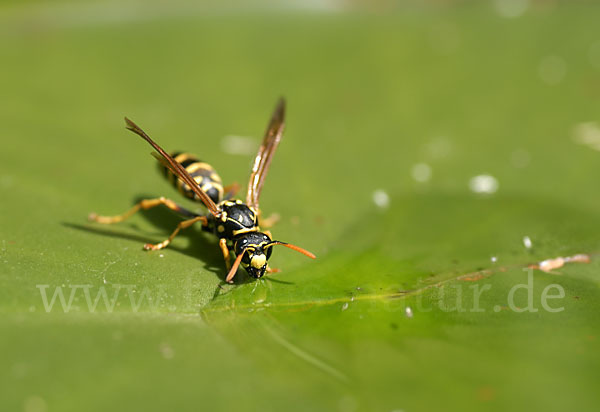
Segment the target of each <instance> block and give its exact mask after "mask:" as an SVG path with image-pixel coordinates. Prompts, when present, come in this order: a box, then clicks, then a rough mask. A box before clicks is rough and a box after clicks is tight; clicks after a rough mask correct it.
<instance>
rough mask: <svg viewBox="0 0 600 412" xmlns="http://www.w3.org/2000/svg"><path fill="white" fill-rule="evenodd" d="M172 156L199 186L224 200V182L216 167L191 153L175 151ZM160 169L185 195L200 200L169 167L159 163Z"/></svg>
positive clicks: (217, 200) (215, 199)
mask: <svg viewBox="0 0 600 412" xmlns="http://www.w3.org/2000/svg"><path fill="white" fill-rule="evenodd" d="M171 156H172V157H173V159H175V160H176V161H177V162H178V163H179V164H180V165H181V166H183V168H184V169H185V170H186V171H187V172H188V173H189V174H190V175H191V176H192V178H193V179H194V180H195V181H196V183H198V186H200V188H201V189H202V190H203V191H204V192H205V193H206V194H207V195H208V196H209V197H210V198H211V199H212V201H213V202H215V203H219V202H221V201H222V200H223V183H222V181H221V177H220V176H219V175H218V174H217V172H215V169H213V167H212V166H211V165H209V164H208V163H204V162H202V161H200V160H199V159H198V158H196V157H195V156H194V155H191V154H189V153H182V152H175V153H172V154H171ZM159 167H160V169H161V170H162V172H163V174H164V175H165V176H166V178H167V179H168V180H169V182H171V184H172V185H173V186H175V188H176V189H177V190H178V191H179V192H180V193H181V194H182V195H184V196H185V197H187V198H188V199H192V200H195V201H198V202H200V201H201V200H200V199H199V198H198V196H197V195H196V194H195V193H194V192H193V191H192V190H191V189H190V187H189V186H188V185H187V184H186V183H184V182H183V181H182V180H181V179H179V178H178V177H177V176H175V175H174V174H173V172H171V171H170V170H169V169H167V168H166V167H164V166H163V165H162V164H159Z"/></svg>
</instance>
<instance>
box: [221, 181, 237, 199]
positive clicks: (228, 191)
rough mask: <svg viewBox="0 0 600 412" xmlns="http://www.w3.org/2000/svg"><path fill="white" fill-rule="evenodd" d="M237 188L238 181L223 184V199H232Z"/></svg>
mask: <svg viewBox="0 0 600 412" xmlns="http://www.w3.org/2000/svg"><path fill="white" fill-rule="evenodd" d="M239 190H240V185H239V183H232V184H230V185H229V186H225V187H224V188H223V192H224V195H223V199H225V200H229V199H232V198H233V197H234V196H235V195H236V194H237V192H238V191H239Z"/></svg>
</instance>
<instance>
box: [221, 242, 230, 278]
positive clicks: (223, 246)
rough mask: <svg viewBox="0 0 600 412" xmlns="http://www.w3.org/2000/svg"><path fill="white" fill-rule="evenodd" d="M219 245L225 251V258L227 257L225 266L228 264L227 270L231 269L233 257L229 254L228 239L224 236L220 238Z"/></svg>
mask: <svg viewBox="0 0 600 412" xmlns="http://www.w3.org/2000/svg"><path fill="white" fill-rule="evenodd" d="M219 247H220V248H221V252H223V258H224V259H225V266H227V270H228V271H229V269H231V259H230V256H229V248H228V247H227V239H225V238H224V237H222V238H221V239H219Z"/></svg>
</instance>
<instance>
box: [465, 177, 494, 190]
mask: <svg viewBox="0 0 600 412" xmlns="http://www.w3.org/2000/svg"><path fill="white" fill-rule="evenodd" d="M469 189H471V191H472V192H474V193H482V194H492V193H496V191H497V190H498V180H497V179H496V178H495V177H494V176H490V175H477V176H474V177H472V178H471V180H469Z"/></svg>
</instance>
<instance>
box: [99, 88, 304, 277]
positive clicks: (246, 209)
mask: <svg viewBox="0 0 600 412" xmlns="http://www.w3.org/2000/svg"><path fill="white" fill-rule="evenodd" d="M284 117H285V100H284V99H283V98H281V99H280V100H279V101H278V103H277V105H276V107H275V110H274V112H273V115H272V116H271V121H270V122H269V124H268V127H267V130H266V132H265V135H264V138H263V141H262V144H261V146H260V148H259V149H258V153H257V155H256V158H255V160H254V165H253V167H252V172H251V173H250V180H249V182H248V191H247V194H246V201H245V202H243V201H242V200H240V199H235V198H234V196H235V194H236V192H237V191H238V190H239V186H238V185H237V184H233V185H230V186H227V187H223V185H222V181H221V178H220V177H219V175H218V174H217V173H216V171H215V170H214V169H213V167H212V166H210V165H209V164H208V163H205V162H202V161H200V160H198V159H197V158H195V157H194V156H192V155H190V154H188V153H180V152H175V153H172V154H168V153H167V152H165V151H164V150H163V149H162V148H161V147H160V146H159V145H158V144H157V143H155V142H154V141H153V140H152V139H151V138H150V137H149V136H148V135H147V134H146V133H145V132H144V131H143V130H142V129H141V128H140V127H139V126H138V125H136V124H135V123H134V122H133V121H131V120H129V119H128V118H127V117H126V118H125V124H126V128H127V129H128V130H130V131H132V132H134V133H135V134H137V135H139V136H140V137H141V138H142V139H144V140H145V141H146V142H148V143H149V144H150V145H151V146H152V147H153V148H154V150H156V152H154V153H152V155H153V156H154V157H155V158H156V159H157V160H158V161H159V166H160V167H161V168H162V169H163V172H164V174H165V176H166V177H167V178H168V179H169V180H170V181H171V183H172V184H173V185H175V187H176V188H177V189H178V190H179V191H180V193H182V194H183V195H184V196H185V197H187V198H189V199H191V200H193V201H196V202H200V203H202V204H203V205H204V206H205V207H206V210H207V213H204V214H201V213H196V212H192V211H190V210H188V209H186V208H184V207H182V206H180V205H178V204H176V203H175V202H173V201H172V200H170V199H166V198H164V197H160V198H156V199H145V200H142V201H141V202H139V203H138V204H136V205H135V206H133V208H131V209H130V210H128V211H127V212H125V213H123V214H121V215H117V216H99V215H97V214H95V213H91V214H90V215H89V220H91V221H94V222H98V223H103V224H111V223H117V222H122V221H124V220H125V219H127V218H129V217H131V216H132V215H133V214H135V213H136V212H138V211H140V210H147V209H150V208H153V207H156V206H160V205H164V206H166V207H167V208H169V209H171V210H172V211H174V212H176V213H178V214H179V215H181V216H182V217H184V218H185V220H183V221H181V222H179V224H178V225H177V227H176V228H175V230H174V231H173V232H172V233H171V235H170V236H169V237H168V238H167V239H166V240H164V241H163V242H160V243H156V244H151V243H147V244H145V245H144V249H145V250H159V249H162V248H165V247H167V246H168V245H169V243H171V241H172V240H173V238H174V237H175V236H177V234H178V233H179V231H180V230H181V229H186V228H189V227H191V226H193V225H194V224H196V223H200V224H201V225H202V230H204V231H206V232H209V233H212V234H214V235H215V236H216V237H217V238H218V239H219V247H220V249H221V252H222V253H223V258H224V259H225V265H226V267H227V270H228V273H227V276H226V278H225V280H226V281H227V282H228V283H233V278H234V276H235V275H236V273H237V270H238V268H239V266H240V265H242V266H243V267H244V268H245V269H246V271H247V272H248V274H249V275H250V276H251V277H252V278H256V279H259V278H261V277H262V276H263V275H264V274H265V272H277V271H278V270H277V269H272V268H270V267H269V265H268V263H267V261H268V260H269V258H270V257H271V252H272V248H273V246H277V245H281V246H285V247H287V248H290V249H292V250H295V251H296V252H300V253H302V254H303V255H305V256H308V257H310V258H312V259H315V255H314V254H312V253H311V252H309V251H307V250H304V249H302V248H301V247H298V246H295V245H292V244H290V243H286V242H282V241H279V240H273V237H272V235H271V232H270V231H269V230H261V228H260V225H262V226H263V227H265V228H267V226H270V225H271V224H272V223H273V220H274V219H273V218H268V219H262V218H261V212H260V208H259V198H260V194H261V192H262V188H263V184H264V182H265V177H266V175H267V172H268V170H269V166H270V164H271V160H272V159H273V155H274V153H275V150H276V149H277V146H278V145H279V142H280V140H281V137H282V135H283V129H284ZM232 255H235V260H234V262H233V264H231V259H232Z"/></svg>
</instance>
